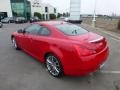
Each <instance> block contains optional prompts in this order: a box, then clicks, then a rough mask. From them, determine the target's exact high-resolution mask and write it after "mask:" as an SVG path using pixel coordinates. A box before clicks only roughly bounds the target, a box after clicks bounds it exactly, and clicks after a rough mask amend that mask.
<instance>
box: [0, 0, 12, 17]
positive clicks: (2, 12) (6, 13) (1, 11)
mask: <svg viewBox="0 0 120 90" xmlns="http://www.w3.org/2000/svg"><path fill="white" fill-rule="evenodd" d="M4 17H12V9H11V3H10V0H4V2H2V1H1V3H0V19H3V18H4Z"/></svg>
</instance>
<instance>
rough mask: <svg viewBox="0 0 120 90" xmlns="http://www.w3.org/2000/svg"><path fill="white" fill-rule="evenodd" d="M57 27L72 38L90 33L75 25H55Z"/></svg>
mask: <svg viewBox="0 0 120 90" xmlns="http://www.w3.org/2000/svg"><path fill="white" fill-rule="evenodd" d="M55 27H56V28H57V29H59V30H60V31H62V32H63V33H64V34H66V35H72V36H75V35H81V34H85V33H87V32H88V31H87V30H85V29H83V28H81V27H79V26H77V25H73V24H59V25H55Z"/></svg>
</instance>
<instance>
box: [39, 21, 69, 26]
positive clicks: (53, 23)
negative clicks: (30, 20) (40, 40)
mask: <svg viewBox="0 0 120 90" xmlns="http://www.w3.org/2000/svg"><path fill="white" fill-rule="evenodd" d="M37 23H38V24H44V25H52V26H54V25H60V24H66V23H67V22H64V21H42V22H37Z"/></svg>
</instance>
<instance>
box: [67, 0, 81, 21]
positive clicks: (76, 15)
mask: <svg viewBox="0 0 120 90" xmlns="http://www.w3.org/2000/svg"><path fill="white" fill-rule="evenodd" d="M80 8H81V0H70V19H69V20H70V21H71V22H81V17H80V14H81V11H80Z"/></svg>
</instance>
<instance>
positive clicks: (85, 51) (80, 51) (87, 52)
mask: <svg viewBox="0 0 120 90" xmlns="http://www.w3.org/2000/svg"><path fill="white" fill-rule="evenodd" d="M74 47H75V49H76V51H77V53H78V54H79V56H89V55H93V54H95V53H96V51H95V50H91V49H88V48H86V47H83V46H78V45H75V46H74Z"/></svg>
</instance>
